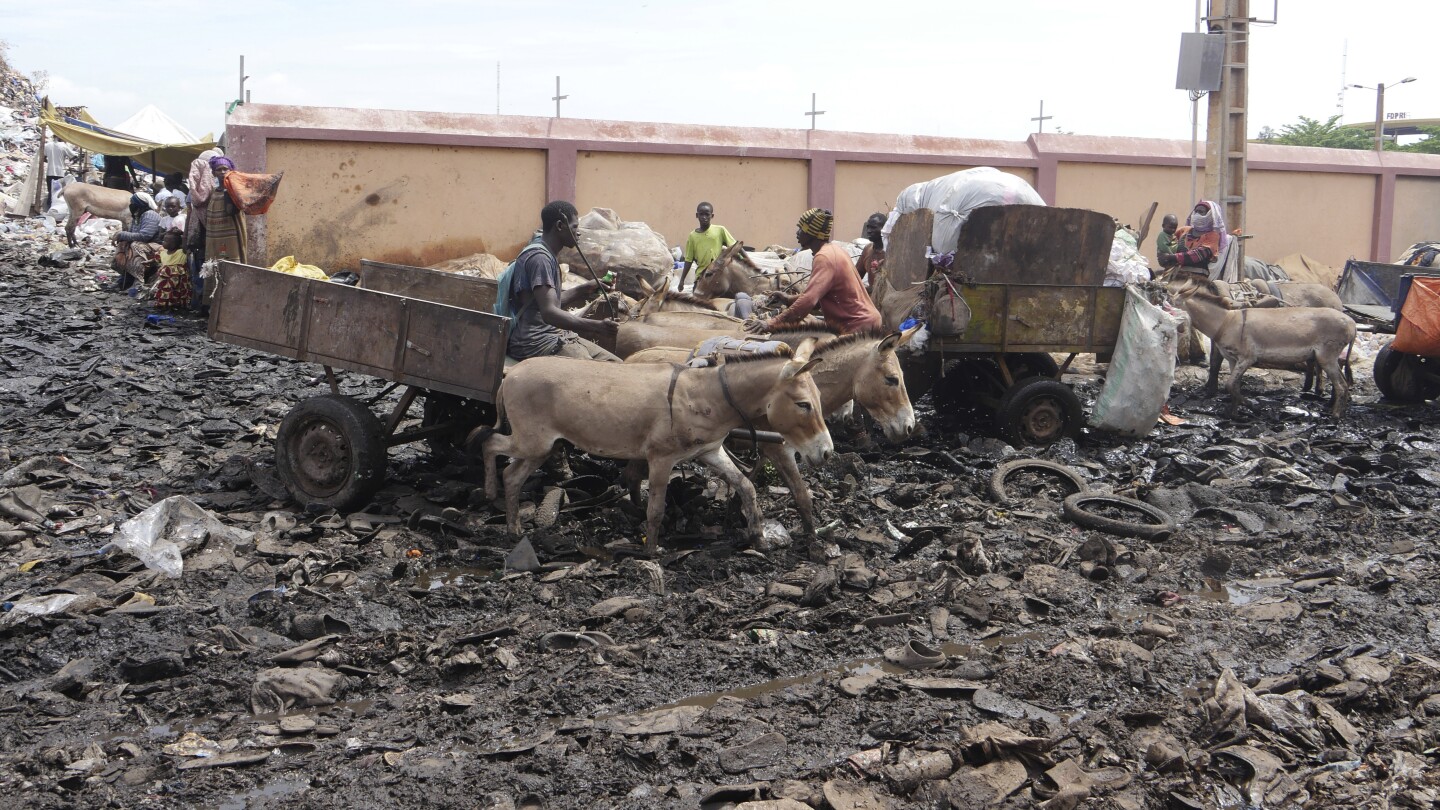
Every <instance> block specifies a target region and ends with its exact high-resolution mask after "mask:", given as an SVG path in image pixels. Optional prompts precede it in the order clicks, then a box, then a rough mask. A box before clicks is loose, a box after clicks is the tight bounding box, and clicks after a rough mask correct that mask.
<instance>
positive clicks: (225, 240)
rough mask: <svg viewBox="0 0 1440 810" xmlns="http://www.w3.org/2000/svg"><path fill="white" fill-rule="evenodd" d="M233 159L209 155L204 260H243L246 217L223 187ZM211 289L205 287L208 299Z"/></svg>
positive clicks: (231, 167)
mask: <svg viewBox="0 0 1440 810" xmlns="http://www.w3.org/2000/svg"><path fill="white" fill-rule="evenodd" d="M234 169H235V163H234V161H232V160H230V158H227V157H212V158H210V173H211V174H212V175H213V176H214V178H215V182H214V187H213V188H212V189H211V191H210V194H209V199H208V200H206V202H205V260H206V261H232V262H243V261H245V221H244V219H243V218H242V217H241V216H240V207H239V206H238V205H236V204H235V200H234V199H233V198H232V197H231V195H230V191H229V190H228V189H227V188H225V175H226V173H228V172H231V171H234ZM210 292H211V291H210V290H206V300H207V301H208V300H209V296H210Z"/></svg>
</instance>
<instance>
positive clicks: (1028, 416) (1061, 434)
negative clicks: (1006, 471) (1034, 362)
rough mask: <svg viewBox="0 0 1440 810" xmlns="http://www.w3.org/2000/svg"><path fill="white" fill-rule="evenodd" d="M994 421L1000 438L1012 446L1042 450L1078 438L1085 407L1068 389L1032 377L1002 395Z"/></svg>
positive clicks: (1050, 381)
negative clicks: (1032, 447)
mask: <svg viewBox="0 0 1440 810" xmlns="http://www.w3.org/2000/svg"><path fill="white" fill-rule="evenodd" d="M995 420H996V426H997V427H998V428H999V429H1000V435H1001V437H1002V438H1004V439H1005V440H1006V441H1008V442H1010V443H1011V444H1014V445H1017V446H1020V447H1023V446H1026V445H1033V446H1037V447H1044V446H1046V445H1049V444H1053V443H1055V442H1057V441H1059V440H1060V439H1063V438H1067V437H1068V438H1072V439H1073V438H1075V437H1077V436H1079V435H1080V428H1081V427H1083V426H1084V423H1085V408H1084V407H1083V406H1082V405H1081V404H1080V398H1079V397H1077V396H1075V392H1074V391H1072V390H1070V386H1068V385H1066V384H1064V383H1062V382H1058V381H1056V380H1049V379H1045V378H1044V377H1031V378H1030V379H1027V380H1021V381H1019V382H1016V383H1015V385H1013V386H1011V387H1010V390H1009V391H1006V392H1005V396H1004V397H1002V398H1001V399H1000V407H999V409H998V410H997V412H996V414H995Z"/></svg>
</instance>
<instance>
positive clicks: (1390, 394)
mask: <svg viewBox="0 0 1440 810" xmlns="http://www.w3.org/2000/svg"><path fill="white" fill-rule="evenodd" d="M1426 365H1427V364H1426V359H1425V358H1423V357H1419V356H1417V355H1413V354H1406V353H1405V352H1397V351H1395V350H1394V349H1393V348H1391V347H1390V346H1389V345H1388V344H1387V345H1386V346H1385V347H1384V348H1383V349H1381V350H1380V351H1379V352H1377V353H1376V354H1375V387H1376V388H1379V389H1380V395H1381V396H1383V397H1384V398H1386V399H1388V400H1391V401H1392V402H1423V401H1424V400H1427V399H1432V398H1434V397H1435V396H1436V395H1437V394H1440V387H1437V386H1436V385H1435V384H1434V383H1432V382H1430V381H1429V380H1428V379H1427V378H1426V376H1425V373H1424V372H1425V371H1426V369H1425V366H1426Z"/></svg>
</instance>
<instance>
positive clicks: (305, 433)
mask: <svg viewBox="0 0 1440 810" xmlns="http://www.w3.org/2000/svg"><path fill="white" fill-rule="evenodd" d="M385 460H386V459H385V441H384V428H383V427H381V425H380V420H379V419H376V418H375V414H373V413H371V412H370V409H369V408H367V407H365V406H364V405H362V404H360V403H359V402H357V401H356V400H354V399H352V398H350V397H347V396H343V395H340V394H326V395H324V396H318V397H311V398H310V399H307V400H305V401H304V402H301V403H300V404H298V405H296V406H295V407H294V408H291V409H290V413H288V414H286V415H285V419H284V421H282V422H281V423H280V430H279V432H278V433H277V434H276V437H275V471H276V472H277V473H279V475H280V480H281V481H283V482H284V484H285V488H286V489H288V490H290V494H291V495H292V496H294V498H295V500H296V501H298V502H299V503H301V504H302V505H309V504H312V503H319V504H324V505H325V506H329V507H331V508H334V509H338V510H340V511H342V512H344V511H348V510H351V509H355V508H358V507H361V506H364V505H365V504H366V503H367V502H368V501H369V500H370V497H371V496H372V495H374V494H375V492H376V490H378V489H380V485H381V484H383V483H384V482H385Z"/></svg>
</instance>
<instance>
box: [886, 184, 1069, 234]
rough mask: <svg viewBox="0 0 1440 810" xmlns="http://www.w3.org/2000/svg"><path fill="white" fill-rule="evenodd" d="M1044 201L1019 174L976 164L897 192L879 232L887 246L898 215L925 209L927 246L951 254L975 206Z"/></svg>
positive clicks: (1027, 203)
mask: <svg viewBox="0 0 1440 810" xmlns="http://www.w3.org/2000/svg"><path fill="white" fill-rule="evenodd" d="M1044 204H1045V201H1044V200H1042V199H1040V195H1039V194H1037V193H1035V189H1033V188H1031V187H1030V184H1029V183H1027V182H1025V181H1024V180H1022V179H1020V178H1019V177H1016V176H1015V175H1013V174H1006V173H1004V172H1002V171H1000V170H999V169H996V168H993V167H990V166H979V167H977V168H974V169H965V170H964V171H959V172H955V173H954V174H947V175H945V176H944V177H937V178H935V179H934V180H927V181H925V182H923V183H916V184H915V185H913V186H910V187H909V188H907V189H905V190H904V191H902V192H900V196H899V198H897V199H896V200H895V210H893V211H891V212H890V216H889V218H888V219H886V220H885V227H884V228H881V229H880V232H881V234H883V235H884V237H885V244H886V246H887V247H888V246H889V244H890V231H891V230H892V229H893V228H894V227H895V222H896V220H898V219H900V215H901V214H908V213H910V212H911V211H915V210H918V209H921V208H929V209H930V210H931V211H934V212H935V225H934V226H933V227H932V228H931V232H930V246H931V248H933V249H934V251H935V252H936V253H954V252H955V247H956V245H958V244H959V243H960V226H961V225H964V224H965V220H967V219H969V218H970V212H971V211H974V210H975V209H976V208H981V207H984V206H987V205H1044Z"/></svg>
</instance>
